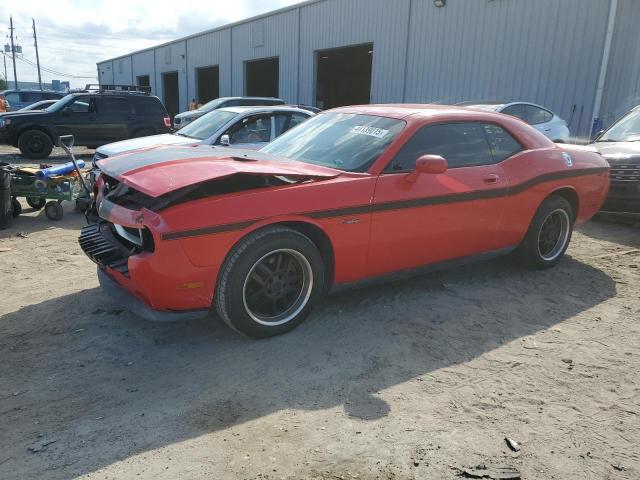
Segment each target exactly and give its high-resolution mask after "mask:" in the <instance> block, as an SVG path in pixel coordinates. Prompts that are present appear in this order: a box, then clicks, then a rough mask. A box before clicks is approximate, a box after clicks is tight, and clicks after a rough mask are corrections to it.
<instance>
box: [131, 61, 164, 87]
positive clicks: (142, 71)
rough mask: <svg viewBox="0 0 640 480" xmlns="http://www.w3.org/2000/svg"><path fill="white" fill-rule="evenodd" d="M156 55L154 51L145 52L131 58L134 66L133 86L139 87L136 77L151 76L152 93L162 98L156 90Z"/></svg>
mask: <svg viewBox="0 0 640 480" xmlns="http://www.w3.org/2000/svg"><path fill="white" fill-rule="evenodd" d="M153 61H154V54H153V50H148V51H145V52H140V53H135V54H133V55H132V56H131V63H132V64H133V70H132V78H131V80H132V85H137V79H136V77H139V76H141V75H149V84H150V85H151V93H153V94H154V95H158V96H160V93H159V92H158V90H156V87H155V84H156V71H155V66H154V63H153Z"/></svg>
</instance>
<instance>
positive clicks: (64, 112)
mask: <svg viewBox="0 0 640 480" xmlns="http://www.w3.org/2000/svg"><path fill="white" fill-rule="evenodd" d="M96 100H97V99H96V97H95V96H89V95H87V96H81V97H77V98H75V99H73V100H72V101H70V102H69V103H67V104H66V105H65V106H64V107H63V108H61V109H60V110H58V111H57V112H56V116H57V118H56V121H55V123H56V127H57V130H58V135H60V136H62V135H73V136H74V138H75V143H76V144H77V145H86V144H87V143H88V142H91V141H92V140H93V138H94V136H95V128H96V127H95V122H96V118H97V105H96Z"/></svg>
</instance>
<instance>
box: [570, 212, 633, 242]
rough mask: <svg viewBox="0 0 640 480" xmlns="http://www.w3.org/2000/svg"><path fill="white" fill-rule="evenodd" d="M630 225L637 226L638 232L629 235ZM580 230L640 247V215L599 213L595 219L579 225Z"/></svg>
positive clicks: (592, 235)
mask: <svg viewBox="0 0 640 480" xmlns="http://www.w3.org/2000/svg"><path fill="white" fill-rule="evenodd" d="M629 227H632V228H635V229H636V231H637V233H638V234H637V235H635V236H633V235H629ZM578 231H579V232H580V233H582V234H584V235H587V236H588V237H591V238H593V239H596V240H603V241H606V242H612V243H617V244H619V245H622V246H626V247H631V248H640V215H639V216H638V217H637V218H631V217H621V216H615V215H605V214H599V215H598V217H596V218H595V219H594V220H592V221H590V222H587V223H585V224H584V225H581V226H579V227H578Z"/></svg>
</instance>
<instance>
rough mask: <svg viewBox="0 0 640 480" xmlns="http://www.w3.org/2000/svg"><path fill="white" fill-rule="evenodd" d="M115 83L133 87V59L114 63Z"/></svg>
mask: <svg viewBox="0 0 640 480" xmlns="http://www.w3.org/2000/svg"><path fill="white" fill-rule="evenodd" d="M113 83H115V84H116V85H131V84H132V83H131V57H129V58H120V59H119V60H114V61H113Z"/></svg>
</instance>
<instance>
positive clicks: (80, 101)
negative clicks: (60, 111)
mask: <svg viewBox="0 0 640 480" xmlns="http://www.w3.org/2000/svg"><path fill="white" fill-rule="evenodd" d="M89 102H91V103H94V102H93V99H91V100H89V99H88V98H77V99H76V100H74V101H73V102H71V103H68V104H67V106H66V107H64V108H70V109H71V110H73V111H74V112H76V113H89ZM93 111H95V109H93V110H92V112H93Z"/></svg>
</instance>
